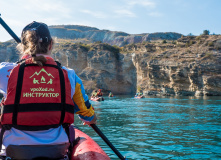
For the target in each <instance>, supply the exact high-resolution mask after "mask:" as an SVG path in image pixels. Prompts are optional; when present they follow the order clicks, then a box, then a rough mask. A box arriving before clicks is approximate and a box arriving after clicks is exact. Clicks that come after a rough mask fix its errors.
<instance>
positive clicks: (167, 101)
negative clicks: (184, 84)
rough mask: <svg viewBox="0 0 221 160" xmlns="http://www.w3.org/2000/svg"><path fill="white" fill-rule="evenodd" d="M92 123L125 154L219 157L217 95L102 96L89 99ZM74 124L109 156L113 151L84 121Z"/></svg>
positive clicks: (219, 102) (220, 114) (219, 100)
mask: <svg viewBox="0 0 221 160" xmlns="http://www.w3.org/2000/svg"><path fill="white" fill-rule="evenodd" d="M91 103H92V105H93V106H94V108H95V111H96V113H97V116H98V118H99V120H98V123H97V126H98V127H99V128H100V130H101V131H102V132H103V133H104V134H105V135H106V136H107V138H108V139H109V140H110V141H111V142H112V144H113V145H114V146H115V147H116V148H117V149H118V150H119V151H120V153H121V154H122V155H123V156H126V157H127V158H128V159H136V160H141V159H142V160H144V159H179V160H180V159H188V160H189V159H191V160H195V159H196V160H198V159H207V160H209V159H211V160H216V159H221V97H206V98H203V97H201V98H196V97H182V98H181V97H180V98H174V97H161V98H156V97H148V98H143V99H134V98H132V97H131V96H116V97H113V98H109V97H105V100H104V101H102V102H91ZM75 124H76V125H77V126H78V127H79V128H80V129H81V130H82V131H84V132H85V133H86V134H88V135H90V136H91V137H92V138H93V139H94V140H95V141H96V142H97V143H98V144H99V145H100V146H101V147H102V148H103V149H104V151H105V152H106V153H107V154H108V155H109V156H110V157H111V159H112V160H117V159H118V157H117V156H116V155H115V154H114V152H113V151H112V150H111V149H110V148H109V147H108V146H107V145H106V144H105V143H104V142H103V140H102V139H101V138H100V137H99V136H98V135H97V134H96V133H95V132H94V131H93V129H92V128H90V127H88V126H83V125H82V124H81V122H80V120H78V118H77V117H76V122H75Z"/></svg>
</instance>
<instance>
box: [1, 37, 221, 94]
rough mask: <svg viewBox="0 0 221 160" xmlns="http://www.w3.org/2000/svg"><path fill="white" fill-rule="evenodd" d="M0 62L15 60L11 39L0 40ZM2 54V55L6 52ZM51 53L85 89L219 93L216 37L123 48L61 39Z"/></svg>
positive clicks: (220, 43)
mask: <svg viewBox="0 0 221 160" xmlns="http://www.w3.org/2000/svg"><path fill="white" fill-rule="evenodd" d="M0 55H1V58H0V61H16V60H18V55H17V54H16V50H15V43H12V42H7V43H1V44H0ZM5 55H6V56H5ZM52 55H53V57H54V58H55V59H56V60H59V61H60V62H61V63H62V64H63V65H65V66H67V67H70V68H73V69H74V70H75V71H76V73H77V75H78V76H79V77H80V78H81V79H82V80H83V83H84V86H85V88H86V91H87V93H91V92H92V90H94V89H98V88H102V89H103V91H104V92H106V93H108V91H112V92H113V93H114V94H134V93H135V92H136V91H137V90H142V91H143V92H144V93H145V94H146V95H168V96H169V95H186V96H194V95H196V96H203V95H207V96H210V95H211V96H212V95H215V96H218V95H219V96H220V95H221V63H220V62H221V36H220V35H210V36H197V37H196V36H187V37H181V38H179V39H178V40H171V41H169V40H164V41H163V40H160V41H159V40H157V41H151V42H149V41H147V42H142V43H137V44H129V45H125V46H124V47H116V46H115V47H113V46H111V45H109V44H104V43H93V44H90V45H89V44H83V43H73V41H70V40H66V39H63V40H62V39H60V40H59V42H58V43H57V44H56V45H55V46H54V51H53V54H52Z"/></svg>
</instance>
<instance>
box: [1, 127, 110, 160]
mask: <svg viewBox="0 0 221 160" xmlns="http://www.w3.org/2000/svg"><path fill="white" fill-rule="evenodd" d="M69 132H70V139H72V138H74V136H73V137H72V136H71V135H75V145H74V147H73V148H72V151H71V153H70V155H68V157H69V158H68V159H69V160H111V159H110V158H109V156H108V155H107V154H106V153H105V152H104V150H103V149H102V148H101V147H100V146H99V145H98V144H97V143H96V142H95V141H94V140H93V139H92V138H90V137H89V136H88V135H87V134H85V133H84V132H82V131H80V130H79V129H77V128H76V127H75V126H72V127H70V129H69ZM71 137H72V138H71ZM73 140H74V139H72V141H73ZM28 151H29V153H28V154H26V153H25V154H21V153H19V155H18V157H19V158H18V159H23V158H24V157H26V158H24V159H27V157H32V158H33V155H29V154H30V153H31V152H32V151H31V150H28ZM18 152H19V151H18ZM34 154H35V155H36V154H38V155H39V157H38V158H37V157H36V158H35V159H48V158H42V157H44V156H42V155H41V153H36V152H34ZM50 154H52V153H51V152H50ZM54 154H55V155H56V153H54ZM21 155H23V156H21ZM21 157H23V158H21ZM32 158H31V159H32ZM0 159H1V160H6V159H7V158H6V157H1V156H0ZM28 159H29V158H28ZM68 159H67V158H64V159H60V160H68Z"/></svg>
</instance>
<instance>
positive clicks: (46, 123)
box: [1, 59, 74, 130]
mask: <svg viewBox="0 0 221 160" xmlns="http://www.w3.org/2000/svg"><path fill="white" fill-rule="evenodd" d="M73 122H74V103H73V101H72V97H71V84H70V81H69V79H68V73H67V71H66V70H64V69H62V68H61V66H60V65H58V64H57V63H56V62H55V61H54V60H52V59H48V60H47V63H46V64H44V66H43V67H40V66H38V65H36V64H33V63H32V60H31V59H27V60H25V62H23V63H21V64H18V65H17V66H16V67H15V68H13V70H12V71H11V73H10V76H9V80H8V88H7V97H6V99H5V102H4V106H3V107H2V115H1V124H2V125H5V126H6V125H7V126H13V127H15V128H17V129H23V130H44V129H49V128H54V127H58V126H60V125H62V124H72V123H73Z"/></svg>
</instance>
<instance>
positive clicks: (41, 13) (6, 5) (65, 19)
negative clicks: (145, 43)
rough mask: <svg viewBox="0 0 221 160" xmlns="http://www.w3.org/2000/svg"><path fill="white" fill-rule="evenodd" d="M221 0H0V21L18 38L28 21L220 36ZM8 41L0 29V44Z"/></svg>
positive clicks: (7, 35) (122, 29)
mask: <svg viewBox="0 0 221 160" xmlns="http://www.w3.org/2000/svg"><path fill="white" fill-rule="evenodd" d="M220 8H221V0H0V14H1V18H2V19H3V20H4V21H5V22H6V23H7V24H8V25H9V26H10V28H11V29H12V30H13V31H14V32H15V33H16V34H17V35H18V36H19V37H20V35H21V31H22V29H23V28H24V27H25V26H26V25H27V24H29V23H31V22H32V21H39V22H44V23H46V24H47V25H67V24H68V25H70V24H71V25H84V26H91V27H96V28H98V29H107V30H111V31H123V32H126V33H129V34H140V33H154V32H177V33H181V34H183V35H188V34H189V33H191V34H193V35H200V34H202V33H203V31H204V30H209V31H210V33H211V34H213V33H215V34H221V20H220V16H221V9H220ZM10 39H12V38H11V36H10V35H9V34H8V33H7V32H6V31H5V30H4V28H3V27H2V26H0V42H4V41H7V40H10Z"/></svg>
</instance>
